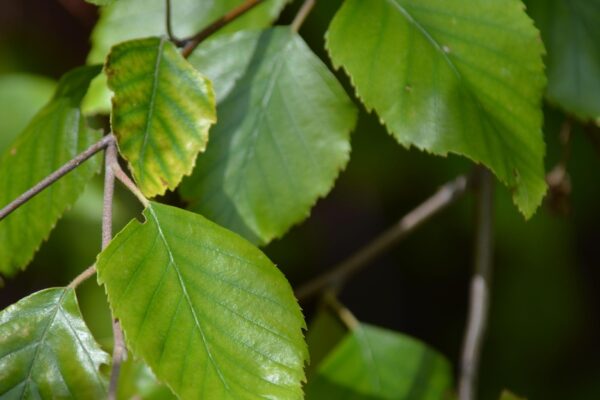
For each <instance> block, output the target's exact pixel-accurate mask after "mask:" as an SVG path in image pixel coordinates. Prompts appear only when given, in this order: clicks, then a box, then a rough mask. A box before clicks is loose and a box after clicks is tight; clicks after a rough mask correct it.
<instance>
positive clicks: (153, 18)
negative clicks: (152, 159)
mask: <svg viewBox="0 0 600 400" xmlns="http://www.w3.org/2000/svg"><path fill="white" fill-rule="evenodd" d="M287 1H288V0H266V1H264V3H265V4H261V5H259V6H256V7H255V8H254V9H253V10H251V11H250V12H248V13H247V14H246V15H244V16H242V17H240V18H239V19H237V20H236V21H235V22H233V23H231V24H229V25H228V26H227V27H225V28H224V29H223V30H221V31H219V33H218V34H220V33H223V32H233V31H236V30H239V29H244V28H259V27H263V26H267V25H269V24H270V23H271V22H272V21H273V20H275V19H276V18H277V16H278V15H279V13H280V12H281V9H282V8H283V7H284V5H285V4H286V3H287ZM243 2H244V0H201V1H198V0H177V1H171V6H172V25H173V30H174V33H175V35H176V36H178V37H180V38H183V37H189V36H191V35H193V34H195V33H196V32H198V31H200V30H201V29H202V28H204V27H206V26H207V25H209V24H210V23H211V22H213V21H214V20H216V19H217V18H219V17H221V16H222V15H224V14H225V13H227V12H228V11H230V10H231V9H233V8H235V7H237V6H239V5H240V4H242V3H243ZM166 35H167V32H166V24H165V0H119V1H117V2H115V3H114V4H112V5H110V6H108V7H103V8H102V9H101V10H100V19H99V20H98V23H97V24H96V26H95V28H94V31H93V32H92V49H91V51H90V54H89V56H88V62H90V63H102V62H104V58H105V57H106V55H107V54H108V53H109V50H110V48H111V47H112V46H114V45H116V44H117V43H120V42H123V41H125V40H130V39H137V38H143V37H148V36H166ZM91 91H93V93H91V94H90V97H89V98H88V99H87V100H88V101H87V102H86V110H89V111H90V112H92V111H93V112H98V111H102V112H108V111H109V110H110V101H109V99H110V94H109V93H108V89H107V88H106V81H105V79H98V80H96V81H94V82H93V84H92V88H91Z"/></svg>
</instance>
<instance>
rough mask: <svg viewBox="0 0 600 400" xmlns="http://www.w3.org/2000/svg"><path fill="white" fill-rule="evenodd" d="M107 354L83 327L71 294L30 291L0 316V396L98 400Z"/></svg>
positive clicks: (102, 391) (65, 290) (102, 392)
mask: <svg viewBox="0 0 600 400" xmlns="http://www.w3.org/2000/svg"><path fill="white" fill-rule="evenodd" d="M108 362H109V356H108V354H106V353H105V352H104V351H102V349H101V348H100V347H99V346H98V344H97V343H96V342H95V341H94V338H93V337H92V334H91V332H90V331H89V329H88V328H87V326H85V323H84V322H83V318H82V317H81V313H80V311H79V306H78V305H77V299H76V297H75V291H74V290H73V289H68V288H53V289H46V290H42V291H41V292H37V293H34V294H32V295H30V296H28V297H26V298H24V299H22V300H20V301H19V302H18V303H16V304H13V305H12V306H9V307H8V308H6V309H4V310H3V311H2V312H1V313H0V398H2V399H59V398H60V399H101V398H105V397H106V382H105V378H104V377H103V376H102V375H101V374H100V371H99V368H100V365H101V364H107V363H108Z"/></svg>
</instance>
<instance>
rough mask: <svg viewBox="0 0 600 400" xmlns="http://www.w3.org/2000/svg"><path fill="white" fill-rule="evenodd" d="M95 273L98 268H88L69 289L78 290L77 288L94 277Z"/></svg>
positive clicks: (74, 280)
mask: <svg viewBox="0 0 600 400" xmlns="http://www.w3.org/2000/svg"><path fill="white" fill-rule="evenodd" d="M95 273H96V266H95V265H92V266H91V267H88V268H86V269H85V270H84V271H83V272H82V273H81V274H79V275H77V276H76V277H75V279H73V280H72V281H71V283H69V285H68V286H67V287H69V288H71V289H76V288H77V286H79V285H81V284H82V283H83V282H85V281H87V280H88V279H89V278H91V277H92V276H94V274H95Z"/></svg>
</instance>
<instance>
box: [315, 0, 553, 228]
mask: <svg viewBox="0 0 600 400" xmlns="http://www.w3.org/2000/svg"><path fill="white" fill-rule="evenodd" d="M348 38H352V39H351V40H349V39H348ZM327 48H328V51H329V54H330V55H331V58H332V60H333V62H334V65H335V66H336V67H343V68H344V70H346V72H347V73H348V74H349V76H350V77H351V79H352V82H353V84H354V86H355V88H356V92H357V94H358V96H359V97H360V98H361V99H362V100H363V102H364V103H365V105H366V106H367V108H368V109H374V110H375V111H376V112H377V114H378V115H379V117H380V119H381V121H382V122H383V123H385V125H386V126H387V128H388V130H389V131H390V133H392V135H393V136H394V137H395V138H396V139H397V140H398V141H399V142H400V143H401V144H403V145H405V146H411V145H412V146H416V147H417V148H419V149H422V150H425V151H428V152H432V153H435V154H440V155H445V154H447V153H456V154H461V155H464V156H467V157H469V158H470V159H472V160H474V161H476V162H479V163H482V164H484V165H486V166H487V167H489V168H490V169H491V170H492V171H493V172H494V173H495V174H496V176H497V177H498V178H499V179H500V180H501V181H502V182H503V183H505V184H506V185H507V186H508V187H509V189H510V190H511V191H513V200H514V201H515V203H516V205H517V206H518V207H519V209H520V210H521V212H522V213H523V214H524V215H525V216H526V217H529V216H531V215H532V214H533V213H534V211H535V210H536V208H537V207H538V206H539V204H540V202H541V200H542V198H543V196H544V194H545V192H546V184H545V181H544V165H543V158H544V152H545V146H544V141H543V137H542V131H541V125H542V111H541V97H542V93H543V89H544V85H545V77H544V67H543V63H542V53H543V45H542V43H541V40H540V37H539V33H538V31H537V30H536V29H535V28H534V26H533V23H532V21H531V20H530V19H529V18H528V16H527V15H526V14H525V11H524V6H523V4H522V3H521V1H519V0H498V1H488V0H474V1H469V2H465V1H464V0H373V1H362V0H346V1H345V2H344V4H343V6H342V7H341V9H340V10H339V11H338V13H337V14H336V16H335V18H334V19H333V21H332V23H331V26H330V28H329V31H328V32H327Z"/></svg>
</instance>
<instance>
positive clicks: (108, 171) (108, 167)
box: [102, 142, 126, 400]
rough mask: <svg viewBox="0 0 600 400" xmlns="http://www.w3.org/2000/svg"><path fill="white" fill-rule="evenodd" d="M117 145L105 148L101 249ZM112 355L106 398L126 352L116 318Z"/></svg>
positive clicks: (106, 239) (107, 237)
mask: <svg viewBox="0 0 600 400" xmlns="http://www.w3.org/2000/svg"><path fill="white" fill-rule="evenodd" d="M117 157H118V155H117V146H116V144H115V142H112V143H109V145H108V147H107V148H106V157H105V163H104V207H103V211H102V250H104V249H106V247H108V245H109V244H110V241H111V239H112V220H113V197H114V191H115V172H114V167H113V166H114V164H116V163H117V162H118V158H117ZM112 325H113V339H114V345H113V356H112V369H111V372H110V384H109V387H108V399H110V400H114V399H116V398H117V384H118V381H119V375H120V372H121V363H122V361H123V357H124V355H125V354H126V349H125V344H124V342H123V332H121V326H120V324H119V321H118V320H117V319H116V318H113V323H112Z"/></svg>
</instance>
